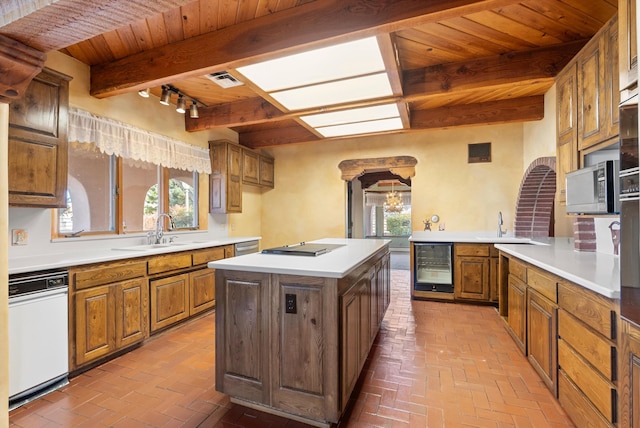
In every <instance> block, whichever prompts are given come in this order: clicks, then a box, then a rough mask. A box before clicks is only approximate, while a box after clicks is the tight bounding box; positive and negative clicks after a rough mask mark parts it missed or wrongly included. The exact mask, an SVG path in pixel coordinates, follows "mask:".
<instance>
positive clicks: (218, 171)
mask: <svg viewBox="0 0 640 428" xmlns="http://www.w3.org/2000/svg"><path fill="white" fill-rule="evenodd" d="M209 156H210V158H211V176H210V184H209V211H210V212H212V213H219V214H220V213H222V214H224V213H240V212H242V148H241V147H240V146H239V145H238V144H234V143H232V142H230V141H226V140H220V141H211V142H209Z"/></svg>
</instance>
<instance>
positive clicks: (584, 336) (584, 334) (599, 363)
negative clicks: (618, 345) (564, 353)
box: [558, 309, 616, 381]
mask: <svg viewBox="0 0 640 428" xmlns="http://www.w3.org/2000/svg"><path fill="white" fill-rule="evenodd" d="M558 335H559V336H560V337H561V338H562V340H564V341H565V342H567V343H568V344H569V345H571V347H572V348H573V349H575V350H576V351H577V352H578V353H579V354H580V355H581V356H582V358H584V359H585V360H587V361H588V362H589V363H591V364H592V365H593V366H594V367H595V368H596V369H598V370H599V371H600V373H601V374H603V375H604V376H605V377H607V378H608V379H609V380H611V381H614V380H615V379H614V376H615V372H616V364H615V348H614V347H613V346H611V344H610V343H609V342H607V341H606V340H605V339H604V338H603V337H602V336H600V335H598V334H596V333H594V332H593V331H592V330H591V329H589V328H587V327H585V326H584V324H582V323H581V322H580V321H579V320H577V319H576V318H574V317H572V316H571V315H569V314H568V313H567V312H566V311H565V310H562V309H561V310H560V311H558Z"/></svg>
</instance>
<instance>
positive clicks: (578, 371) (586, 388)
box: [558, 339, 616, 422]
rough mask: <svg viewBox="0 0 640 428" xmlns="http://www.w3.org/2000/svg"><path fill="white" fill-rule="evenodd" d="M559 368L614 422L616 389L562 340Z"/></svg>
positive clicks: (560, 341) (560, 340)
mask: <svg viewBox="0 0 640 428" xmlns="http://www.w3.org/2000/svg"><path fill="white" fill-rule="evenodd" d="M558 366H559V367H560V368H561V369H562V370H563V371H564V372H565V374H566V375H567V377H568V378H569V379H571V381H572V382H573V383H574V384H575V385H576V386H577V387H578V388H579V389H580V391H582V393H583V394H584V395H585V396H586V397H587V398H588V399H589V401H591V403H593V405H594V406H595V407H596V408H597V409H598V410H599V411H600V413H602V415H603V416H604V417H605V418H607V420H609V422H612V421H613V420H614V418H613V416H614V411H615V405H614V401H615V396H616V391H615V388H614V387H613V385H612V384H611V383H610V382H608V381H607V380H606V379H605V378H604V377H603V376H602V375H600V374H599V373H598V372H597V371H596V370H594V369H593V368H592V367H591V366H590V365H589V364H588V363H587V362H586V361H585V360H584V359H583V358H582V357H581V356H580V355H579V354H577V353H576V352H575V351H574V350H573V349H572V348H571V347H570V346H569V345H568V344H567V342H565V341H564V340H562V339H559V340H558Z"/></svg>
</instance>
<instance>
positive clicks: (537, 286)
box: [527, 268, 558, 303]
mask: <svg viewBox="0 0 640 428" xmlns="http://www.w3.org/2000/svg"><path fill="white" fill-rule="evenodd" d="M527 285H528V286H529V287H531V288H533V289H534V290H536V291H537V292H538V293H540V294H542V295H543V296H544V297H546V298H547V299H549V300H551V301H552V302H553V303H558V284H557V282H556V280H555V278H553V277H551V276H548V275H545V274H543V273H542V272H541V271H539V270H538V269H534V268H529V269H528V272H527Z"/></svg>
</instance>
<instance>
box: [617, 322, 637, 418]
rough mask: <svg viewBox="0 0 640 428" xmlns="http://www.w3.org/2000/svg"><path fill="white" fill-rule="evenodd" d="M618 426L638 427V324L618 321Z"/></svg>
mask: <svg viewBox="0 0 640 428" xmlns="http://www.w3.org/2000/svg"><path fill="white" fill-rule="evenodd" d="M620 326H621V335H620V346H619V349H620V376H619V379H620V384H619V386H618V390H619V391H620V423H619V424H618V426H620V427H628V428H639V427H640V326H638V325H636V324H634V323H632V322H629V321H627V320H624V319H623V320H622V321H621V322H620Z"/></svg>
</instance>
